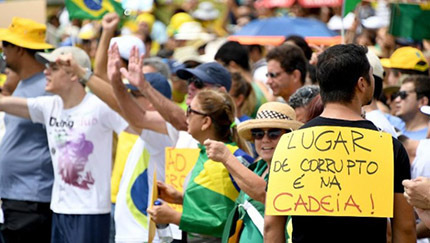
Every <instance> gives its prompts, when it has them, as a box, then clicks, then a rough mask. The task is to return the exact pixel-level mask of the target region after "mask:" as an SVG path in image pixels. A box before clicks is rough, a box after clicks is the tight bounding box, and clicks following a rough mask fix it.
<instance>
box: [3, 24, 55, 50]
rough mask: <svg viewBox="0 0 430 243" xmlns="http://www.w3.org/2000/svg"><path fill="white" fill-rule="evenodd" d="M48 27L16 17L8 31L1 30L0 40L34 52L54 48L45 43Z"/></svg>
mask: <svg viewBox="0 0 430 243" xmlns="http://www.w3.org/2000/svg"><path fill="white" fill-rule="evenodd" d="M45 34H46V26H45V25H44V24H39V23H37V22H35V21H33V20H31V19H24V18H19V17H14V18H13V19H12V24H11V25H10V26H9V28H7V29H0V40H1V41H7V42H10V43H12V44H14V45H16V46H20V47H24V48H27V49H32V50H43V49H51V48H54V46H52V45H51V44H48V43H46V42H45Z"/></svg>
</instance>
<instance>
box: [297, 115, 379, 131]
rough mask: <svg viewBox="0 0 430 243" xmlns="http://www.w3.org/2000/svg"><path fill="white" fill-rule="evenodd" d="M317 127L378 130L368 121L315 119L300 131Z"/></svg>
mask: <svg viewBox="0 0 430 243" xmlns="http://www.w3.org/2000/svg"><path fill="white" fill-rule="evenodd" d="M316 126H339V127H354V128H365V129H370V130H378V128H376V126H375V125H374V124H373V123H372V122H370V121H368V120H356V121H351V120H342V119H334V118H327V117H321V116H318V117H315V118H314V119H312V120H310V121H308V122H307V123H305V124H304V125H303V126H302V127H301V128H300V129H304V128H309V127H316Z"/></svg>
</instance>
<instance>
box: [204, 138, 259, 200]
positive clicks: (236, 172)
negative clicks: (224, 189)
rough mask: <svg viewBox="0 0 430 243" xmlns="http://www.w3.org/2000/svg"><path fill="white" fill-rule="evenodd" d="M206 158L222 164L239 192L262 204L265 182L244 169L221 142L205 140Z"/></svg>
mask: <svg viewBox="0 0 430 243" xmlns="http://www.w3.org/2000/svg"><path fill="white" fill-rule="evenodd" d="M204 145H205V146H206V153H207V155H208V158H210V159H211V160H213V161H218V162H221V163H223V164H224V166H225V167H226V168H227V170H228V172H230V174H231V175H232V176H233V178H234V180H235V182H236V183H237V185H238V186H239V188H240V190H242V191H244V192H245V193H246V194H248V195H249V196H250V197H251V198H252V199H254V200H257V201H259V202H262V203H264V202H265V199H266V181H265V180H264V179H263V178H261V177H260V176H258V175H257V174H255V173H254V172H253V171H251V170H249V169H248V168H247V167H245V166H244V165H243V164H242V163H240V161H239V160H238V159H237V158H236V157H235V156H234V155H233V154H232V153H231V152H230V150H228V148H227V147H226V146H225V145H224V143H222V142H218V141H214V140H210V139H207V140H206V141H205V142H204Z"/></svg>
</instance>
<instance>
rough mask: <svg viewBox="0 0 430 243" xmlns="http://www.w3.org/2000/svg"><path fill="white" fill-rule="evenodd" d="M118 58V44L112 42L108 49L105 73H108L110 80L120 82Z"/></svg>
mask: <svg viewBox="0 0 430 243" xmlns="http://www.w3.org/2000/svg"><path fill="white" fill-rule="evenodd" d="M120 59H121V57H120V55H119V50H118V45H117V43H114V44H113V45H112V47H111V48H110V49H109V51H108V64H107V65H108V68H107V75H108V79H109V80H110V81H111V82H115V81H121V82H122V80H121V74H120V71H119V67H120Z"/></svg>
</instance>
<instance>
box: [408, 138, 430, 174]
mask: <svg viewBox="0 0 430 243" xmlns="http://www.w3.org/2000/svg"><path fill="white" fill-rule="evenodd" d="M429 148H430V139H423V140H420V143H419V144H418V148H417V151H416V156H415V159H414V161H413V162H412V165H411V178H412V179H415V178H417V177H419V176H424V177H430V150H429Z"/></svg>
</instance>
